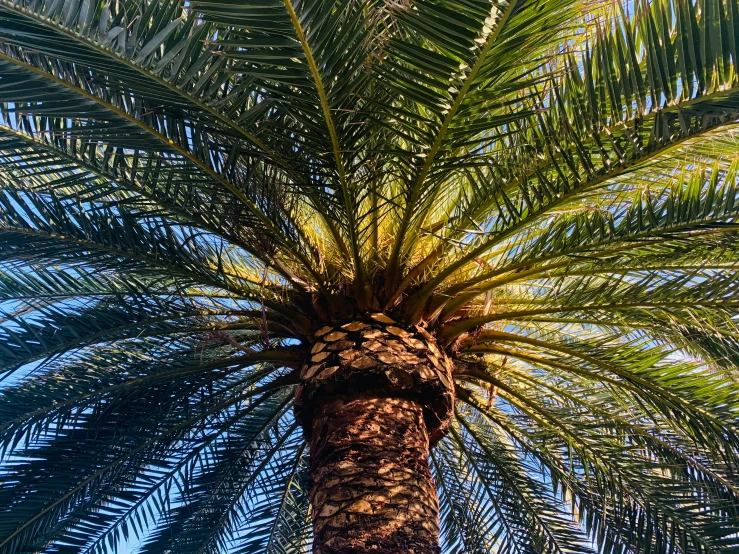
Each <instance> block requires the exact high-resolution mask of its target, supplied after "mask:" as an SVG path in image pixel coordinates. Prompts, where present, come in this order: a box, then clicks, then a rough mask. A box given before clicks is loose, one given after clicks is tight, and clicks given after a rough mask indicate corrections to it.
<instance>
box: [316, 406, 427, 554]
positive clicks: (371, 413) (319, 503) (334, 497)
mask: <svg viewBox="0 0 739 554" xmlns="http://www.w3.org/2000/svg"><path fill="white" fill-rule="evenodd" d="M310 446H311V450H310V452H311V477H312V487H311V494H310V496H311V503H312V510H313V512H312V513H313V531H314V539H313V552H314V553H315V554H359V553H365V552H373V553H378V554H384V553H391V552H392V553H401V552H402V553H414V554H438V553H439V552H440V548H439V506H438V499H437V496H436V489H435V487H434V482H433V479H432V478H431V472H430V470H429V463H428V458H429V437H428V434H427V432H426V424H425V422H424V416H423V407H422V406H421V405H420V404H419V403H418V402H415V401H413V400H409V399H405V398H393V397H373V396H363V397H359V398H351V399H342V398H336V399H333V400H330V401H328V402H324V403H321V404H320V405H319V406H318V407H317V411H316V413H315V415H314V418H313V431H312V439H311V445H310Z"/></svg>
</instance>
